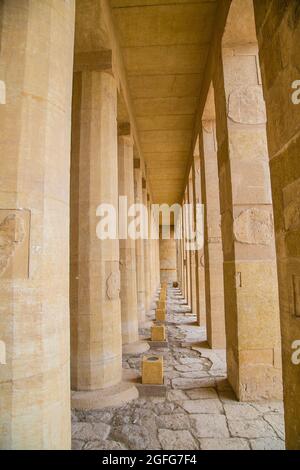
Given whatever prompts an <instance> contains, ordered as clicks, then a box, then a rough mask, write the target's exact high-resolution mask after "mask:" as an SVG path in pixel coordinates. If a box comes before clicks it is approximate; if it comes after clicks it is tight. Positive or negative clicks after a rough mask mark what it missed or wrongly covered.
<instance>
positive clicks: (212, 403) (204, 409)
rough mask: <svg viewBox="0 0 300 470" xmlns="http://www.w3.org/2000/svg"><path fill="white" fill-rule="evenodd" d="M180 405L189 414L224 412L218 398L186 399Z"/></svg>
mask: <svg viewBox="0 0 300 470" xmlns="http://www.w3.org/2000/svg"><path fill="white" fill-rule="evenodd" d="M181 406H182V407H183V408H184V409H185V411H187V412H188V413H189V414H224V412H223V406H222V404H221V402H220V401H219V400H187V401H185V402H183V403H182V405H181Z"/></svg>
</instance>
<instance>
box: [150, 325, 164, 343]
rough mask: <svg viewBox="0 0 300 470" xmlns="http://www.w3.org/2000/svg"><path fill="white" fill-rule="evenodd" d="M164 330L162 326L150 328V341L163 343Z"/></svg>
mask: <svg viewBox="0 0 300 470" xmlns="http://www.w3.org/2000/svg"><path fill="white" fill-rule="evenodd" d="M165 340H166V329H165V326H164V325H154V326H152V328H151V341H165Z"/></svg>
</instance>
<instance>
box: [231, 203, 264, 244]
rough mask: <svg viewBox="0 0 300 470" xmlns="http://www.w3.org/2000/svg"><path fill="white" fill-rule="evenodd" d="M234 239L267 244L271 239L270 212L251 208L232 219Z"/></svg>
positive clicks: (242, 241) (241, 241) (248, 242)
mask: <svg viewBox="0 0 300 470" xmlns="http://www.w3.org/2000/svg"><path fill="white" fill-rule="evenodd" d="M233 231H234V237H235V240H236V241H238V242H240V243H246V244H251V245H269V244H270V243H271V241H272V239H273V218H272V215H271V213H270V212H268V211H266V210H263V209H258V208H255V207H253V208H251V209H247V210H245V211H242V212H241V213H240V215H239V216H238V217H237V218H236V219H235V220H234V223H233Z"/></svg>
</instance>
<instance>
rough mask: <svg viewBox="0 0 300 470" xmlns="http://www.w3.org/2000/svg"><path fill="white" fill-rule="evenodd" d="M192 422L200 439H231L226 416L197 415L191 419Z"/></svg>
mask: <svg viewBox="0 0 300 470" xmlns="http://www.w3.org/2000/svg"><path fill="white" fill-rule="evenodd" d="M191 422H192V425H193V427H194V428H195V433H196V435H197V437H198V438H202V437H214V438H218V437H220V438H221V437H222V438H224V437H225V438H227V437H230V436H229V431H228V428H227V424H226V419H225V416H222V415H208V414H203V415H196V416H192V417H191Z"/></svg>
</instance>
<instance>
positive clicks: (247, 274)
mask: <svg viewBox="0 0 300 470" xmlns="http://www.w3.org/2000/svg"><path fill="white" fill-rule="evenodd" d="M257 66H258V57H257V47H256V46H255V45H254V46H253V47H250V46H245V47H243V46H241V47H239V48H237V49H231V48H225V49H224V50H223V67H222V66H221V61H219V65H218V67H217V70H216V76H215V84H214V88H215V99H216V116H217V141H218V167H219V181H220V203H221V218H222V238H223V253H224V295H225V313H226V315H225V316H226V333H227V365H228V378H229V381H230V383H231V385H232V386H233V388H234V390H235V392H236V394H237V396H238V398H239V399H241V400H256V399H262V398H265V399H267V398H269V399H272V398H280V396H281V353H280V331H279V314H278V292H277V272H276V260H275V247H274V236H273V213H272V212H273V211H272V198H271V191H270V176H269V168H268V152H267V142H266V129H265V123H266V115H265V104H264V100H263V94H262V87H261V84H260V78H259V77H260V71H259V69H258V67H257ZM223 77H224V80H223ZM224 91H225V93H224Z"/></svg>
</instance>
